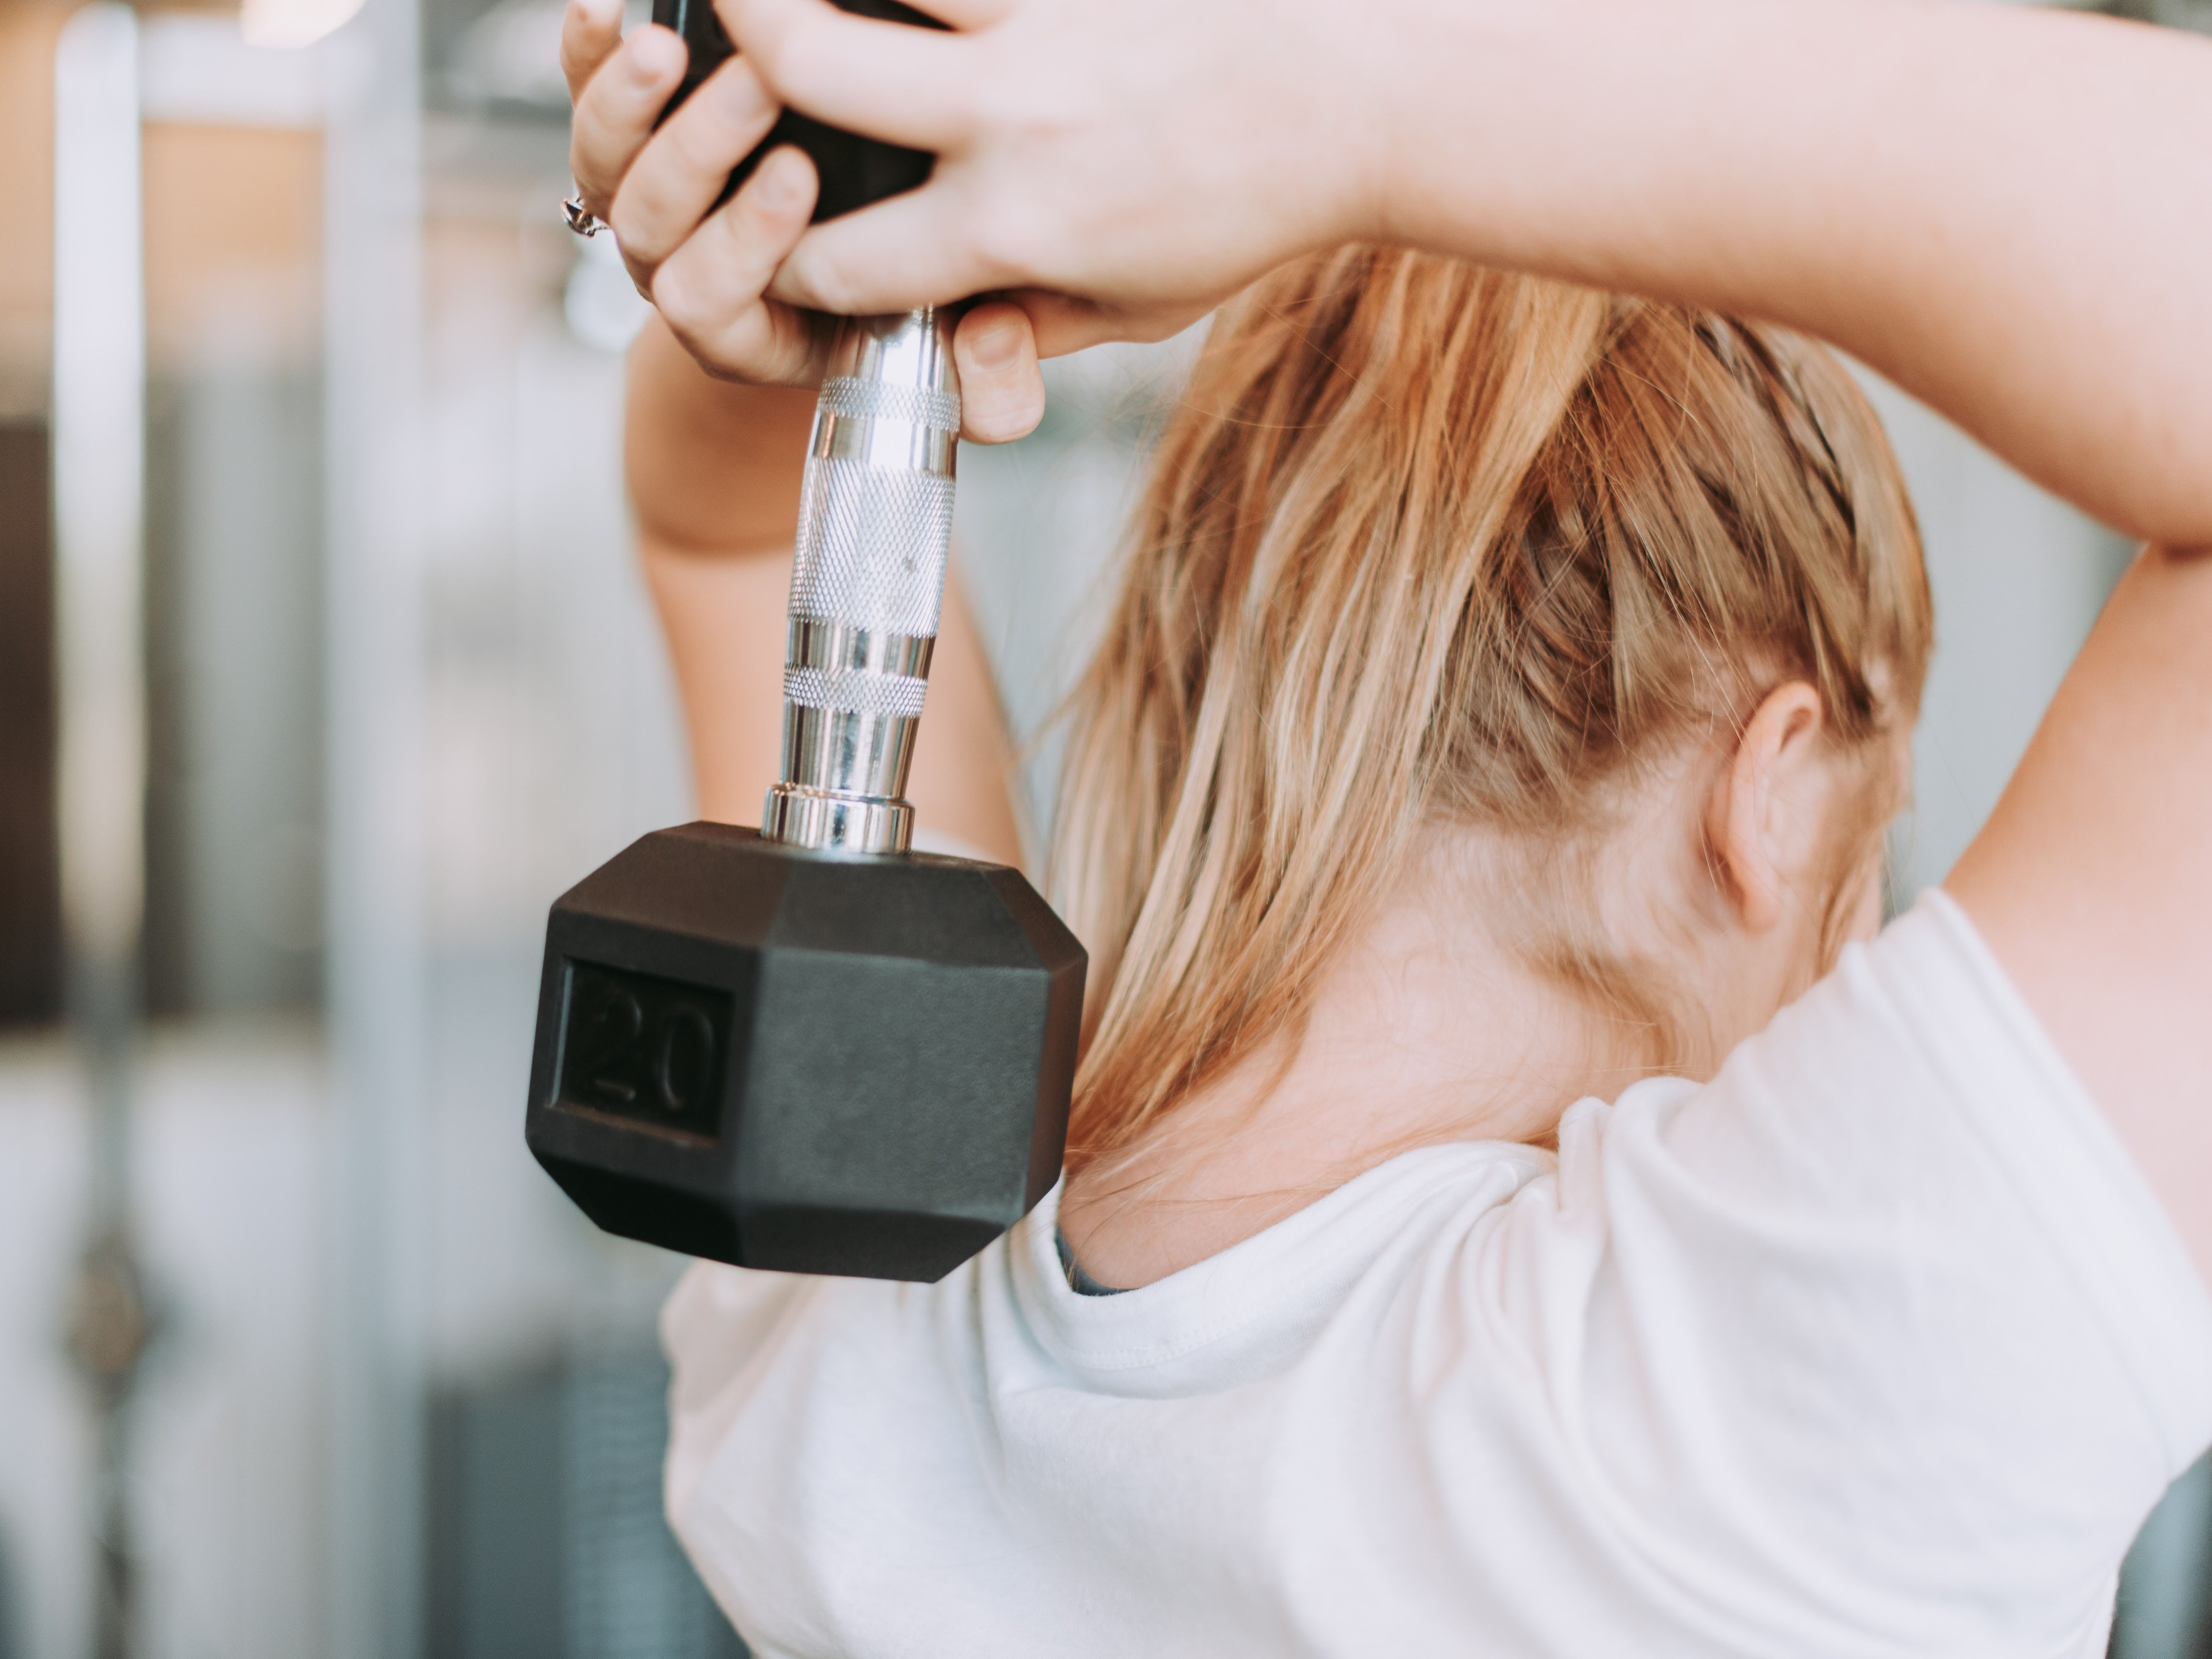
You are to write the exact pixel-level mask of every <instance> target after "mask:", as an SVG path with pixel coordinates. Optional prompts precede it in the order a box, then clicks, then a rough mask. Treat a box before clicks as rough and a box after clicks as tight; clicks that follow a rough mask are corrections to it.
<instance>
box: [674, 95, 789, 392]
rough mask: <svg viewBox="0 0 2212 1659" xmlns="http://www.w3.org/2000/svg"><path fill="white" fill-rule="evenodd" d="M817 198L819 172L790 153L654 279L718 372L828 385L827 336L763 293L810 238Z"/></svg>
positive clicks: (779, 153)
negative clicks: (823, 352) (824, 375)
mask: <svg viewBox="0 0 2212 1659" xmlns="http://www.w3.org/2000/svg"><path fill="white" fill-rule="evenodd" d="M671 125H672V123H671ZM724 171H725V172H726V171H727V168H726V167H725V169H724ZM814 194H815V177H814V164H813V163H812V162H811V161H808V160H807V159H806V155H805V152H804V151H801V150H799V149H793V148H792V147H791V146H789V145H784V146H782V147H781V148H779V149H776V150H775V151H773V152H772V153H771V154H769V155H768V156H767V157H766V158H765V159H764V160H763V161H762V162H761V164H760V166H759V167H758V168H757V169H756V170H755V171H754V173H753V176H752V177H751V178H750V179H746V180H745V183H744V188H742V189H741V190H739V191H738V193H737V194H736V195H735V196H733V197H731V198H730V199H729V201H728V202H727V203H726V204H725V205H724V206H723V207H722V209H721V210H720V212H718V213H716V214H715V215H714V216H713V217H712V218H710V219H708V221H707V222H706V223H704V224H702V225H701V226H700V227H699V228H698V229H697V230H696V231H695V232H694V233H693V234H691V236H690V240H687V241H685V242H684V245H683V246H681V247H679V248H678V249H677V250H676V251H675V252H673V253H672V254H671V255H670V256H669V257H668V258H667V259H666V260H665V262H664V263H663V264H661V266H660V269H659V270H658V271H657V272H655V273H654V276H653V295H652V298H653V304H654V306H655V307H658V308H659V312H660V314H661V316H662V317H664V318H665V319H666V320H667V323H668V326H669V328H670V330H671V331H672V332H673V333H674V334H675V336H676V337H677V338H678V340H680V341H682V342H683V343H684V349H686V350H688V351H690V353H691V355H692V356H694V357H696V358H697V359H698V360H699V362H701V363H702V365H704V366H705V367H706V368H708V369H709V370H710V371H712V372H714V373H715V374H723V375H727V376H730V377H732V378H734V379H738V380H752V381H757V382H769V383H776V382H781V383H805V382H807V381H811V380H815V379H817V378H818V377H819V375H820V374H821V370H822V366H821V364H820V362H817V350H818V347H817V331H816V330H814V329H812V328H811V327H810V326H808V324H807V319H805V318H804V317H802V316H801V315H799V313H796V312H794V311H793V310H792V309H791V308H790V307H787V306H781V305H776V304H774V303H771V302H769V301H767V300H765V299H764V298H763V294H762V290H763V289H765V288H766V287H767V286H768V279H769V275H770V274H771V273H772V272H773V271H774V270H775V268H776V266H777V264H779V263H781V261H782V259H783V258H784V256H785V255H786V254H787V253H788V252H790V251H791V247H792V245H793V243H794V242H796V241H798V240H799V235H800V234H801V233H802V232H804V231H805V228H806V220H807V216H808V215H810V214H811V213H812V212H813V211H814Z"/></svg>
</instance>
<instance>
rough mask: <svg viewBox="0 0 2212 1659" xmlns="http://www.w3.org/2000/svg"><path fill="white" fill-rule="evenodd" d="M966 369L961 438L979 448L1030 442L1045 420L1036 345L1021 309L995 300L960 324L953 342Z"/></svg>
mask: <svg viewBox="0 0 2212 1659" xmlns="http://www.w3.org/2000/svg"><path fill="white" fill-rule="evenodd" d="M952 361H953V362H954V363H955V364H956V365H957V367H958V368H959V370H960V435H961V436H962V437H963V438H966V439H968V440H969V441H970V442H973V443H979V444H1003V443H1010V442H1012V441H1013V440H1014V439H1016V438H1023V437H1027V436H1028V435H1029V434H1030V432H1032V431H1033V430H1035V429H1036V423H1037V422H1039V421H1041V420H1042V419H1043V418H1044V377H1043V375H1042V374H1039V373H1038V371H1037V355H1036V339H1035V338H1034V337H1032V336H1031V334H1030V319H1029V318H1028V317H1027V316H1025V315H1024V313H1023V312H1022V308H1021V307H1019V306H1016V305H1010V304H1007V303H1006V301H991V302H988V303H987V304H984V305H979V306H977V307H975V309H974V310H973V311H970V312H969V313H968V314H967V315H966V316H965V317H963V318H962V319H960V326H959V328H958V330H957V331H956V332H955V333H954V334H953V337H952Z"/></svg>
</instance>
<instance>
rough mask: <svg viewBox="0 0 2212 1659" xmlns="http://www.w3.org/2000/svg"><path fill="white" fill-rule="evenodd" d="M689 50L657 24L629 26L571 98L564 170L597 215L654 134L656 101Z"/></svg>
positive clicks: (670, 88)
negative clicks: (625, 36)
mask: <svg viewBox="0 0 2212 1659" xmlns="http://www.w3.org/2000/svg"><path fill="white" fill-rule="evenodd" d="M688 57H689V54H688V53H687V52H685V51H684V41H683V39H682V37H680V36H679V35H678V34H677V33H674V32H673V31H672V30H670V29H665V28H662V27H660V26H659V24H657V23H654V24H648V25H647V26H646V27H644V28H641V29H632V30H631V31H630V33H629V38H628V39H627V40H624V41H623V43H622V45H621V46H619V47H618V48H617V49H616V50H615V51H614V52H611V53H610V54H609V55H608V56H607V57H605V58H603V59H602V60H601V64H600V67H599V70H598V71H597V72H596V73H595V74H593V75H592V76H591V78H590V79H589V80H588V81H587V82H586V83H585V85H584V89H583V92H582V94H580V96H579V97H578V98H577V100H576V111H575V115H574V119H573V121H572V122H571V125H570V128H569V134H570V136H569V139H568V171H569V173H571V174H573V175H574V178H575V180H576V187H577V189H578V190H580V191H582V192H583V197H584V205H585V206H586V207H587V208H589V209H590V210H592V212H593V213H596V214H598V215H599V217H601V218H602V219H604V218H605V217H606V216H607V214H608V212H609V210H610V209H611V205H612V204H613V201H614V197H615V192H616V191H617V189H619V188H620V187H621V185H622V181H623V174H624V173H627V172H629V164H630V163H631V161H634V160H635V159H636V156H637V153H638V152H639V151H640V150H641V149H644V148H645V145H646V141H647V139H649V138H650V137H652V136H653V120H654V118H656V117H657V116H659V113H660V108H661V106H662V105H664V104H665V103H666V102H667V101H668V98H669V94H671V93H672V92H674V91H675V90H676V87H677V83H678V82H680V81H681V80H683V78H684V63H685V61H686V59H687V58H688Z"/></svg>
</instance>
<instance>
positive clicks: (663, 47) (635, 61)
mask: <svg viewBox="0 0 2212 1659" xmlns="http://www.w3.org/2000/svg"><path fill="white" fill-rule="evenodd" d="M683 67H684V42H683V41H682V40H678V38H677V37H676V36H675V35H674V34H673V33H671V32H670V31H669V30H667V29H665V28H662V27H660V26H659V24H658V23H652V24H647V26H646V27H644V28H641V29H640V30H638V32H637V33H635V34H633V35H631V36H630V38H629V78H630V79H631V80H632V81H634V82H636V83H637V84H638V85H639V86H641V87H649V86H651V85H653V82H656V81H665V80H666V79H667V78H668V75H669V72H670V71H671V70H680V69H682V68H683Z"/></svg>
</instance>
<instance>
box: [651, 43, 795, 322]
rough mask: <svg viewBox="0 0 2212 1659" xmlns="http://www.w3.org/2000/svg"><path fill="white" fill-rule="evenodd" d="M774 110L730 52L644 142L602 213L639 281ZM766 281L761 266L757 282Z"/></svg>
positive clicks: (692, 223)
mask: <svg viewBox="0 0 2212 1659" xmlns="http://www.w3.org/2000/svg"><path fill="white" fill-rule="evenodd" d="M775 118H776V106H775V104H773V103H771V102H770V101H769V96H768V94H767V92H766V91H765V90H764V89H763V88H762V86H761V83H760V79H759V77H758V76H756V75H755V74H754V73H753V71H752V66H751V65H750V64H747V63H746V62H745V61H744V59H743V58H732V59H730V61H729V62H727V63H726V64H723V65H722V66H721V67H720V69H718V70H715V71H714V74H712V75H710V76H708V77H707V79H706V80H705V81H704V82H702V83H701V85H700V87H699V88H698V90H697V91H696V92H694V93H693V94H691V96H690V99H689V100H686V101H685V103H684V107H683V108H681V109H679V110H678V111H677V112H676V113H675V114H673V115H671V116H670V117H669V118H668V119H667V120H666V122H665V123H664V124H663V125H662V126H661V129H660V131H658V132H656V133H654V134H653V137H651V138H650V139H648V140H647V143H646V145H645V148H644V149H643V150H642V151H641V153H640V154H639V155H638V156H637V158H636V160H635V161H634V162H633V163H632V164H631V166H630V167H629V172H628V173H626V174H625V175H624V176H623V181H622V186H621V188H620V189H619V190H618V191H617V192H616V194H615V200H614V206H613V208H612V210H611V211H610V212H609V213H608V215H607V222H608V223H610V224H611V225H612V226H613V227H614V228H615V239H616V240H617V241H618V242H619V243H620V244H621V245H622V251H623V259H624V260H626V261H627V262H628V263H629V267H630V270H631V271H632V273H633V274H634V275H635V276H637V277H638V278H639V280H640V281H641V282H647V283H649V282H650V281H651V280H652V272H653V267H654V266H656V265H658V264H659V263H660V262H661V261H662V260H663V259H665V258H667V257H668V256H669V255H670V254H671V253H673V252H675V251H676V249H677V247H678V246H679V245H680V244H681V243H682V242H683V240H684V238H685V237H687V236H689V235H690V234H691V232H692V230H693V229H694V228H695V227H696V226H697V225H698V223H699V221H700V219H701V218H702V216H704V215H705V213H706V212H707V210H708V209H709V208H711V207H712V206H713V205H714V198H715V197H717V196H720V194H721V193H722V188H723V186H724V185H725V184H726V182H727V181H728V179H729V176H730V169H731V168H732V167H735V166H736V165H737V164H738V161H741V160H743V159H744V156H745V155H747V154H749V153H750V151H751V149H752V148H753V146H754V145H756V144H757V143H760V141H761V140H762V139H763V138H764V137H767V136H768V131H769V128H770V127H772V126H774V125H775ZM810 189H811V186H810ZM767 280H768V278H767V273H766V272H765V271H764V272H763V273H762V276H761V283H766V282H767ZM758 285H759V284H757V285H756V286H758Z"/></svg>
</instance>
